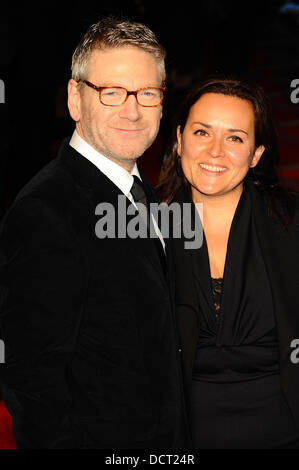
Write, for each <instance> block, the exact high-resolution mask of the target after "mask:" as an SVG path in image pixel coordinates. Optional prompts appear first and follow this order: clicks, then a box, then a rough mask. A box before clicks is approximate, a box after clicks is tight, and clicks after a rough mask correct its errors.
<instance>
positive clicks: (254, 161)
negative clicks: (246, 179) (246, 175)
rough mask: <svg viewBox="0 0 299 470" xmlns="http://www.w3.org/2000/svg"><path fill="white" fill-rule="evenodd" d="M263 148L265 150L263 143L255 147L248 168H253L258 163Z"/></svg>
mask: <svg viewBox="0 0 299 470" xmlns="http://www.w3.org/2000/svg"><path fill="white" fill-rule="evenodd" d="M264 150H265V147H264V146H263V145H260V146H259V147H257V148H256V149H255V152H254V154H253V157H252V160H251V163H250V165H249V166H250V168H254V167H255V166H256V165H257V164H258V162H259V161H260V158H261V156H262V155H263V153H264Z"/></svg>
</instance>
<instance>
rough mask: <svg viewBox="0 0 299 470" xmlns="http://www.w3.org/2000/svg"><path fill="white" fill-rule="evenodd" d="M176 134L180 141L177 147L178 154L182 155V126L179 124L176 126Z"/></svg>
mask: <svg viewBox="0 0 299 470" xmlns="http://www.w3.org/2000/svg"><path fill="white" fill-rule="evenodd" d="M176 136H177V141H178V148H177V154H178V156H179V157H180V156H181V150H182V134H181V126H178V127H177V128H176Z"/></svg>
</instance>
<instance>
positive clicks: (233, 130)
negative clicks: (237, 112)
mask: <svg viewBox="0 0 299 470" xmlns="http://www.w3.org/2000/svg"><path fill="white" fill-rule="evenodd" d="M227 130H228V132H244V134H246V135H248V132H246V131H243V129H227Z"/></svg>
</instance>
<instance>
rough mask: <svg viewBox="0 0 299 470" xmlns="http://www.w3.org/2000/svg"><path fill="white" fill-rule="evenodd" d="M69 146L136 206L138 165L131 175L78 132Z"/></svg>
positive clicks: (155, 225) (154, 224) (134, 167)
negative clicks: (135, 189) (135, 181)
mask: <svg viewBox="0 0 299 470" xmlns="http://www.w3.org/2000/svg"><path fill="white" fill-rule="evenodd" d="M69 145H70V146H71V147H73V148H74V149H75V150H77V152H79V153H80V154H81V155H82V156H83V157H85V158H87V160H89V161H90V162H91V163H93V165H95V166H96V167H97V168H98V169H99V170H100V171H101V172H102V173H104V175H105V176H107V178H109V179H110V181H112V183H114V184H115V186H117V187H118V188H119V189H120V191H121V192H122V193H123V194H124V195H125V196H126V197H127V198H128V199H129V200H130V201H131V202H132V203H133V204H134V205H135V201H134V199H133V197H132V194H131V192H130V191H131V188H132V185H133V182H134V177H133V175H136V176H137V177H138V178H139V179H140V181H142V179H141V176H140V173H139V171H138V167H137V164H136V163H135V165H134V166H133V169H132V171H131V173H129V172H128V171H127V170H125V169H124V168H122V167H121V166H120V165H118V164H117V163H115V162H113V161H112V160H110V159H109V158H107V157H105V156H104V155H102V154H101V153H99V152H98V151H97V150H96V149H94V148H93V147H92V146H91V145H89V144H88V143H87V142H86V141H85V140H84V139H82V137H80V136H79V134H78V132H77V131H76V130H75V131H74V133H73V135H72V138H71V140H70V143H69ZM135 207H136V206H135ZM151 216H152V221H153V226H154V229H155V232H156V233H157V235H158V237H159V238H160V241H161V243H162V246H163V248H164V251H165V242H164V240H163V237H162V234H161V232H160V230H159V228H158V226H157V223H156V221H155V219H154V217H153V215H152V214H151Z"/></svg>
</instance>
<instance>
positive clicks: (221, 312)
mask: <svg viewBox="0 0 299 470" xmlns="http://www.w3.org/2000/svg"><path fill="white" fill-rule="evenodd" d="M197 251H198V259H197V261H198V263H199V264H198V269H197V271H196V272H197V273H198V274H197V278H196V279H195V282H196V288H197V294H198V306H199V308H198V314H199V318H198V321H199V331H200V334H199V338H198V347H197V354H196V360H195V366H194V371H193V379H192V390H191V420H192V436H193V444H194V447H195V448H198V449H201V448H202V449H208V448H210V449H211V448H213V449H217V448H231V449H237V448H243V449H245V448H264V449H265V448H299V440H298V437H299V436H298V433H297V431H296V428H295V424H294V421H293V417H292V415H291V412H290V410H289V408H288V405H287V403H286V400H285V398H284V396H283V393H282V391H281V386H280V375H279V358H278V344H277V334H276V326H275V320H274V313H273V304H272V295H271V286H270V285H269V280H268V276H267V272H266V269H265V265H264V261H263V253H262V252H261V249H260V245H259V240H258V236H257V232H256V229H255V224H254V219H253V216H252V211H251V201H250V197H249V194H248V192H247V191H246V186H245V187H244V190H243V193H242V196H241V198H240V201H239V204H238V206H237V209H236V212H235V215H234V218H233V221H232V226H231V230H230V234H229V239H228V246H227V255H226V262H225V269H224V275H223V279H214V280H213V279H211V276H210V267H209V257H208V250H207V244H206V240H205V238H204V241H203V246H202V248H201V249H200V250H197Z"/></svg>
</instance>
